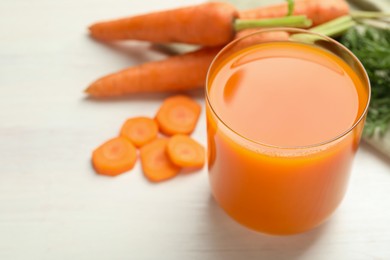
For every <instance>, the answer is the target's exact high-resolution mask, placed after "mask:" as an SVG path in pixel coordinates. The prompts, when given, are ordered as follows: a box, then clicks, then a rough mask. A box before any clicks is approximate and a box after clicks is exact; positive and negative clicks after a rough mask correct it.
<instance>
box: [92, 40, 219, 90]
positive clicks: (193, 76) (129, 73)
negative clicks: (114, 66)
mask: <svg viewBox="0 0 390 260" xmlns="http://www.w3.org/2000/svg"><path fill="white" fill-rule="evenodd" d="M220 49H221V48H220V47H214V48H202V49H200V50H197V51H194V52H190V53H186V54H182V55H177V56H173V57H169V58H167V59H165V60H161V61H154V62H149V63H144V64H142V65H139V66H134V67H130V68H127V69H125V70H122V71H119V72H116V73H113V74H110V75H108V76H105V77H103V78H100V79H98V80H97V81H95V82H93V83H92V84H91V85H90V86H89V87H88V88H87V89H86V90H85V92H86V93H88V94H89V95H91V96H93V97H100V98H103V97H112V96H122V95H126V94H136V93H145V92H153V93H155V92H167V91H183V90H191V89H195V88H199V87H202V86H204V82H205V80H206V75H207V69H208V67H209V65H210V64H211V61H212V60H213V59H214V57H215V55H216V54H217V53H218V51H219V50H220Z"/></svg>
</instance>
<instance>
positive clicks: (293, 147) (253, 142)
mask: <svg viewBox="0 0 390 260" xmlns="http://www.w3.org/2000/svg"><path fill="white" fill-rule="evenodd" d="M277 31H285V32H293V33H305V34H310V35H316V36H319V37H320V38H322V39H325V40H326V41H328V42H330V43H332V44H334V45H336V46H337V47H339V48H340V49H341V50H342V51H344V52H346V53H347V54H348V55H349V56H350V57H351V58H352V59H353V61H354V62H356V64H357V65H358V67H359V68H360V69H361V70H362V72H363V80H365V82H362V83H363V85H364V86H366V87H367V92H368V95H367V102H366V104H365V107H364V110H363V112H362V113H361V114H360V116H359V118H358V119H357V120H356V121H355V122H354V124H353V125H352V126H350V127H349V128H348V129H347V130H345V131H343V132H342V133H341V134H338V135H336V136H335V137H333V138H330V139H327V140H325V141H322V142H319V143H314V144H309V145H296V146H280V145H272V144H267V143H262V142H260V141H256V140H253V139H251V138H248V137H246V136H244V135H243V134H240V133H239V132H237V131H236V130H234V129H233V128H232V127H230V126H229V125H228V124H227V123H225V122H224V120H222V118H221V117H220V116H219V115H218V113H217V112H216V111H215V109H214V107H213V105H212V103H211V100H210V96H209V91H208V86H209V80H210V78H209V77H210V72H211V69H212V68H213V67H214V65H215V63H216V61H217V60H218V59H219V58H220V56H221V55H222V54H223V53H225V52H226V51H227V50H228V49H229V48H230V47H232V46H234V45H235V44H237V43H239V42H241V41H243V40H244V39H247V38H249V37H253V36H255V35H258V34H262V33H265V32H277ZM283 41H285V40H283ZM270 42H272V41H270ZM259 44H261V43H259ZM334 55H336V54H334ZM336 56H337V55H336ZM356 73H357V72H356ZM359 74H360V73H359ZM359 78H360V77H359ZM366 83H367V84H366ZM205 96H206V102H207V104H208V105H209V107H210V109H211V112H212V113H213V114H214V115H215V117H216V118H217V120H218V121H220V122H221V123H222V124H223V125H224V126H225V127H226V128H227V129H228V130H229V131H231V132H232V133H233V134H235V135H237V136H238V137H239V138H242V139H244V140H245V141H249V142H250V143H252V144H255V145H261V146H263V147H268V148H273V149H280V150H300V149H311V148H316V147H321V146H324V145H329V144H331V143H333V142H335V141H337V140H341V139H342V138H343V137H345V136H346V135H348V134H349V133H350V132H352V131H353V130H354V129H355V128H356V127H357V126H358V125H359V124H360V122H361V121H362V120H363V119H364V117H365V116H366V115H367V112H368V107H369V104H370V100H371V84H370V80H369V77H368V74H367V71H366V70H365V68H364V66H363V64H362V63H361V62H360V60H359V59H358V58H357V57H356V55H355V54H354V53H353V52H352V51H350V50H349V49H348V48H347V47H345V46H344V45H342V44H341V43H339V42H338V41H336V40H334V39H332V38H330V37H328V36H326V35H323V34H320V33H315V32H311V31H309V30H305V29H300V28H290V27H274V28H264V29H259V30H258V31H256V32H253V33H250V34H248V35H245V36H243V37H240V38H237V39H234V40H233V41H231V42H229V43H228V44H227V45H225V46H224V47H223V48H222V49H221V50H220V51H219V52H218V54H217V55H216V56H215V57H214V59H213V60H212V62H211V64H210V66H209V68H208V70H207V77H206V84H205Z"/></svg>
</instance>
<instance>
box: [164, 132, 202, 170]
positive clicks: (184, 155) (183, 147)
mask: <svg viewBox="0 0 390 260" xmlns="http://www.w3.org/2000/svg"><path fill="white" fill-rule="evenodd" d="M167 152H168V155H169V158H170V159H171V160H172V162H173V163H174V164H176V165H178V166H181V167H196V168H197V167H202V166H203V165H204V162H205V155H206V153H205V149H204V147H203V146H202V145H200V144H199V143H198V142H197V141H195V140H194V139H192V138H191V137H189V136H186V135H174V136H172V137H171V138H170V139H169V141H168V145H167Z"/></svg>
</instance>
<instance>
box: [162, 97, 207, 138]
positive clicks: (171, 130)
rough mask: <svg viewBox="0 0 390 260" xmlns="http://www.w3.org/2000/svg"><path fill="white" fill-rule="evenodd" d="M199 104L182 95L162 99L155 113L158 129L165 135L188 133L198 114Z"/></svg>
mask: <svg viewBox="0 0 390 260" xmlns="http://www.w3.org/2000/svg"><path fill="white" fill-rule="evenodd" d="M200 110H201V108H200V105H199V104H198V103H196V102H195V101H194V100H192V99H191V98H189V97H187V96H184V95H176V96H172V97H169V98H167V99H165V100H164V102H163V104H162V105H161V107H160V109H159V110H158V111H157V114H156V121H157V123H158V126H159V128H160V131H161V132H162V133H163V134H165V135H174V134H190V133H192V131H193V130H194V129H195V126H196V122H197V121H198V118H199V115H200Z"/></svg>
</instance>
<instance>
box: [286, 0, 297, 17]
mask: <svg viewBox="0 0 390 260" xmlns="http://www.w3.org/2000/svg"><path fill="white" fill-rule="evenodd" d="M286 1H287V7H288V11H287V16H290V15H293V13H294V8H295V3H294V0H286Z"/></svg>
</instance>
